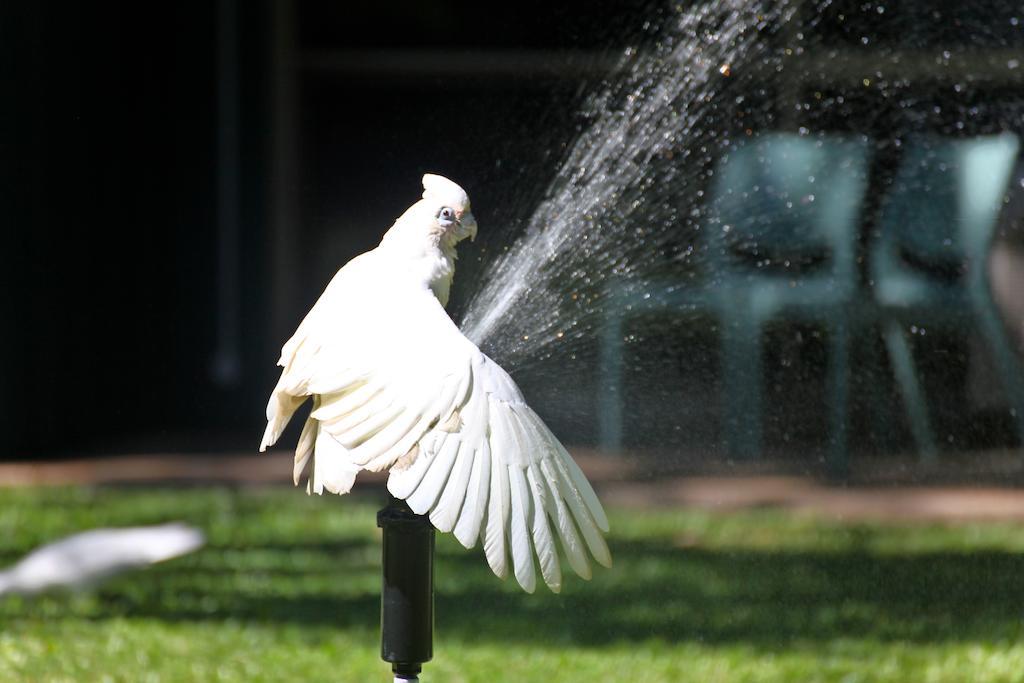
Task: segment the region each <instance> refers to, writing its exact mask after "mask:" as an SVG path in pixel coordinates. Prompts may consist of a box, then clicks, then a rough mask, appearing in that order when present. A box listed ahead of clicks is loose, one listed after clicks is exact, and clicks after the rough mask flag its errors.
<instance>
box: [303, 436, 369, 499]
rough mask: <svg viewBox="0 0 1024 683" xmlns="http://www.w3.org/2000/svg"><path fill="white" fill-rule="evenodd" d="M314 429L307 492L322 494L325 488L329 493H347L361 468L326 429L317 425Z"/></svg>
mask: <svg viewBox="0 0 1024 683" xmlns="http://www.w3.org/2000/svg"><path fill="white" fill-rule="evenodd" d="M315 431H316V432H317V434H316V437H315V444H314V446H313V457H312V460H313V466H312V471H311V472H310V474H309V482H310V484H309V486H308V487H307V489H306V490H307V492H309V493H317V494H322V493H323V492H324V489H327V491H328V492H329V493H337V494H344V493H348V492H349V491H351V490H352V485H353V484H354V483H355V481H356V475H357V474H359V472H361V471H362V469H363V468H362V467H360V466H359V465H357V464H355V463H353V462H352V460H351V459H350V458H349V454H348V449H346V448H345V447H344V446H342V445H341V444H340V443H338V442H337V440H335V438H334V437H333V436H331V435H330V433H329V432H328V431H327V430H324V429H320V428H319V427H317V428H316V430H315Z"/></svg>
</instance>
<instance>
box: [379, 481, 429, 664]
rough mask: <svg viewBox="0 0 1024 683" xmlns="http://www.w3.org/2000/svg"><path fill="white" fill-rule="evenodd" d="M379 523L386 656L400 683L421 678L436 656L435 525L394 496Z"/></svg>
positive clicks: (383, 652)
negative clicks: (434, 639)
mask: <svg viewBox="0 0 1024 683" xmlns="http://www.w3.org/2000/svg"><path fill="white" fill-rule="evenodd" d="M377 526H379V527H380V528H381V529H383V530H384V547H383V553H384V556H383V563H382V567H381V568H382V572H383V582H382V584H381V592H380V625H381V638H380V656H381V658H382V659H383V660H384V661H386V662H391V669H392V671H394V674H395V681H396V683H398V682H400V681H418V680H419V678H418V676H419V673H420V670H421V669H422V668H423V663H424V662H429V661H430V659H431V658H432V657H433V655H434V644H433V638H434V527H433V525H432V524H431V523H430V520H429V519H427V517H426V516H425V515H417V514H415V513H413V511H412V510H410V509H409V506H408V505H407V504H406V503H405V502H404V501H401V500H398V499H397V498H394V497H391V499H390V502H389V503H388V505H387V507H385V508H384V509H382V510H381V511H380V512H378V513H377Z"/></svg>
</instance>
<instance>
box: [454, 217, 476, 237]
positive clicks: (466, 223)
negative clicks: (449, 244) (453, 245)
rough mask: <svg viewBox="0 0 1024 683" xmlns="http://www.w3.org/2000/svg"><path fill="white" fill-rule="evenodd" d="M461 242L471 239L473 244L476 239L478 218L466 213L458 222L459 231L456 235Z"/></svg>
mask: <svg viewBox="0 0 1024 683" xmlns="http://www.w3.org/2000/svg"><path fill="white" fill-rule="evenodd" d="M456 234H457V235H458V238H459V239H460V240H463V239H466V238H467V237H468V238H469V241H470V242H472V241H473V240H475V239H476V218H474V217H473V214H471V213H465V214H463V215H462V218H460V219H459V222H458V231H457V233H456Z"/></svg>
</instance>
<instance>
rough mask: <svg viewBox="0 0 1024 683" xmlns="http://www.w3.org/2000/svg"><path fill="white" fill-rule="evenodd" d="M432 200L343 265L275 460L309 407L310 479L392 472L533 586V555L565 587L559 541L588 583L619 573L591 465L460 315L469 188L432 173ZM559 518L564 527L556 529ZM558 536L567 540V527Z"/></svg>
mask: <svg viewBox="0 0 1024 683" xmlns="http://www.w3.org/2000/svg"><path fill="white" fill-rule="evenodd" d="M423 190H424V192H423V198H422V199H421V200H419V201H418V202H416V203H415V204H413V205H412V206H411V207H409V209H408V210H407V211H406V212H405V213H403V214H402V215H401V216H400V217H399V218H398V220H396V221H395V223H394V225H392V226H391V229H390V230H388V231H387V233H386V234H385V235H384V238H383V239H382V240H381V242H380V245H379V246H378V247H377V248H376V249H373V250H372V251H369V252H367V253H365V254H362V255H360V256H357V257H356V258H354V259H352V260H351V261H349V262H348V263H347V264H346V265H345V266H344V267H343V268H342V269H341V270H339V271H338V272H337V274H336V275H335V276H334V278H333V279H332V280H331V282H330V284H329V285H327V289H326V290H325V291H324V293H323V294H322V295H321V297H320V299H319V301H317V302H316V304H315V305H314V306H313V308H312V310H310V312H309V313H308V314H307V315H306V318H305V319H304V320H303V321H302V323H301V324H300V325H299V328H298V329H297V330H296V331H295V334H294V336H292V338H291V339H289V340H288V342H287V343H285V345H284V348H283V349H282V351H281V359H280V361H279V362H278V364H279V365H281V366H282V367H283V368H284V370H283V371H282V372H281V379H280V380H279V381H278V383H277V386H276V387H275V388H274V391H273V394H272V395H271V397H270V403H269V405H268V406H267V430H266V433H265V434H264V436H263V443H262V445H261V446H260V451H264V450H266V449H267V447H268V446H271V445H273V444H274V443H275V442H276V441H277V440H278V438H279V437H280V436H281V432H282V431H283V430H284V428H285V426H286V425H287V424H288V420H289V419H290V418H291V416H292V414H293V413H294V412H295V411H296V409H297V408H298V407H299V406H301V405H302V404H303V403H304V402H305V401H306V399H308V398H312V400H313V407H312V412H311V413H310V415H309V418H308V419H307V420H306V423H305V426H304V427H303V429H302V434H301V435H300V436H299V442H298V446H297V448H296V450H295V467H294V479H295V483H296V485H298V483H299V481H300V478H301V477H302V475H303V472H304V471H306V469H307V467H308V468H309V475H308V482H307V485H306V490H307V492H309V493H318V494H322V493H323V492H324V490H326V491H329V492H331V493H338V494H343V493H347V492H348V491H349V490H350V489H351V488H352V483H353V481H354V480H355V478H356V475H357V474H358V473H359V472H360V471H361V470H370V471H374V472H378V471H382V470H388V471H389V472H390V474H389V476H388V490H389V491H390V492H391V493H392V494H393V495H394V496H395V497H397V498H401V499H404V500H405V501H406V502H407V503H408V505H409V507H410V508H411V509H412V510H413V511H414V512H415V513H417V514H429V518H430V521H431V523H432V524H433V525H434V526H435V527H436V528H437V529H439V530H440V531H443V532H451V533H454V534H455V537H456V538H458V539H459V542H461V543H462V545H464V546H465V547H466V548H472V547H473V545H474V544H475V543H476V539H477V538H478V537H479V538H480V539H481V541H482V542H483V547H484V552H485V554H486V556H487V562H488V564H490V567H491V569H492V570H493V571H494V573H495V574H496V575H497V576H499V577H501V578H505V577H506V576H507V575H508V572H509V568H510V562H509V559H510V556H511V569H512V570H513V572H514V573H515V576H516V579H517V580H518V582H519V585H521V586H522V587H523V589H525V590H526V591H528V592H532V591H533V590H534V588H535V586H536V574H535V568H534V559H533V558H534V554H536V557H537V560H538V564H539V566H540V573H541V576H542V577H543V579H544V582H545V583H546V584H547V585H548V586H549V587H550V588H551V590H552V591H555V592H558V590H559V589H560V588H561V583H562V576H561V569H560V566H559V561H558V551H557V548H556V546H555V534H557V536H558V538H559V540H560V545H561V546H562V548H563V550H564V552H565V555H566V557H567V559H568V561H569V564H570V566H572V568H573V569H574V570H575V571H576V573H577V574H579V575H580V576H581V577H583V578H585V579H589V578H590V576H591V570H590V561H589V559H588V555H589V556H592V557H593V559H594V560H596V561H597V562H598V563H599V564H602V565H604V566H606V567H608V566H611V554H610V553H609V552H608V546H607V545H606V543H605V540H604V538H603V536H602V532H607V531H608V518H607V517H606V516H605V513H604V510H603V509H602V507H601V503H600V502H599V501H598V499H597V496H596V495H595V494H594V491H593V489H592V488H591V487H590V484H589V483H588V482H587V480H586V478H585V477H584V475H583V473H582V472H581V471H580V469H579V467H578V466H577V465H576V463H575V462H573V460H572V458H571V457H570V456H569V454H568V453H567V452H566V450H565V448H564V447H563V446H562V444H561V443H559V441H558V439H557V438H555V436H554V435H553V434H552V433H551V430H549V429H548V427H547V426H546V425H545V424H544V423H543V422H542V421H541V419H540V418H539V417H538V416H537V414H536V413H534V412H533V410H531V409H530V407H529V406H528V405H526V402H525V400H524V399H523V395H522V393H521V392H520V391H519V388H518V387H517V386H516V385H515V383H514V382H513V381H512V379H511V378H510V377H509V376H508V373H506V372H505V371H504V370H502V369H501V368H500V367H499V366H498V365H497V364H496V363H495V362H494V361H492V360H491V359H490V358H488V357H487V356H485V355H484V354H483V353H481V351H480V349H478V348H477V347H476V345H474V344H473V342H471V341H470V340H469V339H467V338H466V337H464V336H463V335H462V333H461V332H460V331H459V329H458V328H457V327H456V326H455V324H454V323H453V322H452V320H451V318H449V317H448V314H447V313H446V312H445V309H444V306H445V305H446V304H447V302H448V293H449V290H450V288H451V284H452V276H453V275H454V273H455V258H456V254H455V246H456V244H458V242H459V241H461V240H463V239H465V238H466V237H469V238H473V237H475V236H476V230H477V226H476V220H475V219H474V218H473V214H472V213H471V211H470V206H469V198H468V197H467V196H466V192H465V191H464V190H463V189H462V188H461V187H459V186H458V185H456V184H455V183H453V182H452V181H450V180H448V179H447V178H443V177H441V176H437V175H431V174H427V175H425V176H423ZM549 522H550V524H549ZM552 529H554V531H555V534H553V533H552Z"/></svg>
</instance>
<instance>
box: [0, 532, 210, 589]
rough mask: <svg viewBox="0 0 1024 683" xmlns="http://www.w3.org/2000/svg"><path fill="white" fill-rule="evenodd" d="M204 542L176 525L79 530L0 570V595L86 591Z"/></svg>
mask: <svg viewBox="0 0 1024 683" xmlns="http://www.w3.org/2000/svg"><path fill="white" fill-rule="evenodd" d="M204 542H205V538H204V537H203V533H202V532H201V531H199V530H198V529H195V528H193V527H190V526H186V525H184V524H180V523H177V522H172V523H169V524H159V525H156V526H141V527H127V528H122V529H93V530H91V531H83V532H82V533H78V534H74V535H72V536H68V537H67V538H63V539H61V540H59V541H55V542H53V543H49V544H47V545H44V546H42V547H40V548H36V549H35V550H33V551H32V552H31V553H29V554H28V555H26V556H25V557H24V558H23V559H22V560H21V561H20V562H18V563H17V564H15V565H14V566H13V567H11V568H10V569H7V570H6V571H3V572H0V595H3V594H5V593H23V594H33V593H39V592H42V591H46V590H50V589H54V588H69V589H80V588H87V587H89V586H92V585H94V584H96V583H97V582H99V581H101V580H103V579H105V578H108V577H110V576H113V575H115V574H119V573H121V572H124V571H128V570H131V569H140V568H142V567H146V566H148V565H150V564H153V563H156V562H163V561H164V560H169V559H171V558H173V557H178V556H179V555H186V554H188V553H191V552H193V551H195V550H197V549H199V548H200V547H201V546H202V545H203V543H204Z"/></svg>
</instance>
